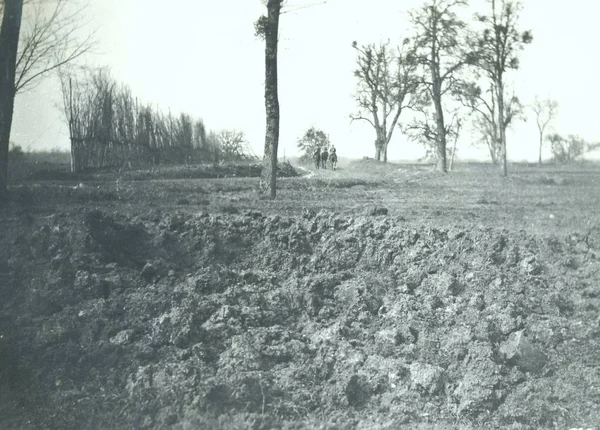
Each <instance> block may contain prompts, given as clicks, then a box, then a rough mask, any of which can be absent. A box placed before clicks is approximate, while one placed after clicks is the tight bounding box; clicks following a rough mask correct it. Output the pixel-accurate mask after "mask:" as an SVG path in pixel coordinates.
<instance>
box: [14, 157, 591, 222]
mask: <svg viewBox="0 0 600 430" xmlns="http://www.w3.org/2000/svg"><path fill="white" fill-rule="evenodd" d="M26 157H30V155H27V156H26ZM35 157H36V158H38V157H39V156H35ZM11 170H12V172H13V178H14V180H13V184H14V186H13V190H14V192H15V194H16V196H17V199H21V201H22V202H23V203H24V204H26V205H28V204H29V203H33V202H35V205H33V206H34V207H32V210H33V212H35V211H42V212H48V211H50V212H51V211H52V210H54V205H55V204H60V205H66V206H67V207H73V206H81V205H82V204H83V203H90V204H93V205H96V206H103V205H108V206H110V207H124V208H128V210H129V209H132V210H136V209H137V210H140V211H143V210H145V209H144V208H145V207H150V208H155V209H157V208H167V209H170V210H175V209H177V210H185V211H192V212H193V211H197V210H204V209H208V210H214V211H220V210H229V209H230V207H235V208H236V209H237V210H245V209H257V208H260V209H261V210H263V211H266V212H269V213H280V214H289V215H292V214H299V213H301V212H302V211H303V210H304V209H314V210H319V209H327V210H332V211H336V212H340V213H350V214H356V213H361V212H362V211H364V210H365V207H367V206H373V205H377V206H384V207H386V208H387V209H388V211H389V214H390V215H392V216H398V217H402V218H404V219H405V220H406V221H407V222H410V223H412V222H417V223H423V222H425V223H435V224H439V225H455V224H458V225H463V224H464V225H480V226H493V227H502V228H508V229H511V230H521V229H523V230H526V231H532V232H538V233H553V232H560V231H569V230H572V229H575V230H578V231H579V230H585V229H588V228H590V227H591V226H593V225H594V224H595V222H596V221H597V216H596V213H597V208H599V207H600V187H599V186H598V185H599V184H600V166H598V165H596V164H574V165H566V166H560V165H544V166H537V165H525V164H514V165H512V166H511V168H510V170H509V176H508V177H507V178H504V177H502V176H501V175H500V174H499V172H498V169H497V168H495V167H494V166H492V165H489V164H462V165H461V164H458V165H457V166H456V168H455V171H454V172H451V173H450V174H447V175H442V174H438V173H436V172H433V171H432V170H431V168H430V166H427V165H419V164H414V165H410V164H402V165H399V164H391V163H390V164H387V165H386V164H383V163H377V162H375V161H373V160H360V161H352V162H347V163H346V164H345V165H340V167H339V168H338V170H336V171H335V172H333V171H330V170H316V171H315V170H314V169H310V168H308V169H306V170H304V173H305V175H304V176H302V177H298V178H280V179H279V181H278V186H279V190H278V197H277V199H276V200H275V201H261V200H259V199H258V195H257V193H256V188H257V181H256V179H255V178H248V177H239V176H240V175H243V174H244V173H243V172H239V171H237V175H236V172H235V171H230V172H228V171H227V169H226V168H223V169H222V170H221V171H219V172H215V171H213V172H209V174H205V173H206V170H207V169H206V168H198V167H194V166H188V167H171V168H169V167H166V168H165V167H163V168H159V169H153V170H145V171H138V172H96V173H90V174H80V175H69V174H68V163H67V160H66V159H65V158H64V157H63V158H62V159H55V160H49V161H43V160H41V159H39V158H38V159H35V158H32V159H30V160H29V159H25V160H20V161H19V162H18V163H15V164H14V166H13V168H12V169H11ZM238 170H239V169H238ZM242 170H243V169H242ZM300 171H301V172H302V170H300ZM211 175H212V176H215V177H212V178H210V177H208V178H206V177H204V178H202V177H200V178H198V177H199V176H211ZM216 176H220V177H219V178H217V177H216ZM194 177H196V179H190V178H194Z"/></svg>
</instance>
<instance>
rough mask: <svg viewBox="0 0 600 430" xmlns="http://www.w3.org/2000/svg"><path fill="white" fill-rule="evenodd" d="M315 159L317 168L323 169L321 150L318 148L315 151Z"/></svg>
mask: <svg viewBox="0 0 600 430" xmlns="http://www.w3.org/2000/svg"><path fill="white" fill-rule="evenodd" d="M313 158H314V159H315V166H316V167H317V169H318V168H319V167H321V148H317V150H316V151H315V153H314V155H313Z"/></svg>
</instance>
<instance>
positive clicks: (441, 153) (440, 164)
mask: <svg viewBox="0 0 600 430" xmlns="http://www.w3.org/2000/svg"><path fill="white" fill-rule="evenodd" d="M433 104H434V105H435V123H436V130H437V141H436V155H437V160H436V163H435V170H437V171H438V172H444V173H445V172H446V171H447V170H446V127H445V126H444V109H443V108H442V97H441V91H440V88H439V86H438V85H435V84H434V90H433Z"/></svg>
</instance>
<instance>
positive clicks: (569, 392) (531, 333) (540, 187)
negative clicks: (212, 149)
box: [0, 160, 600, 429]
mask: <svg viewBox="0 0 600 430" xmlns="http://www.w3.org/2000/svg"><path fill="white" fill-rule="evenodd" d="M40 166H41V167H40ZM30 167H31V170H28V169H29V168H30ZM34 167H35V166H34ZM42 167H43V169H42V170H40V169H41V168H42ZM19 168H20V169H21V170H19V172H21V173H23V174H22V175H21V176H20V177H19V176H18V175H17V176H16V177H15V178H14V181H15V182H14V183H15V186H14V187H13V188H12V201H11V202H10V203H9V204H5V205H4V207H2V208H1V209H0V219H1V222H2V230H1V231H0V307H1V310H0V312H1V313H0V428H2V429H12V428H36V429H44V428H49V429H55V428H56V429H66V428H69V429H95V428H98V429H112V428H148V429H151V428H152V429H154V428H156V429H158V428H173V429H196V428H203V429H205V428H206V429H209V428H215V429H221V428H223V429H247V428H252V429H271V428H281V429H300V428H320V429H347V428H358V429H384V428H387V429H395V428H411V429H412V428H418V429H445V428H452V429H454V428H462V429H482V428H509V429H537V428H557V429H569V428H596V429H597V428H598V427H597V426H598V423H600V360H599V359H598V357H599V356H600V320H599V317H598V316H599V313H598V310H599V307H600V217H599V216H598V213H599V212H600V166H597V165H576V166H568V167H559V166H548V167H542V168H540V167H536V166H525V165H516V166H513V167H512V170H511V171H510V176H509V177H508V178H502V177H500V175H499V174H498V173H497V171H496V169H494V168H493V167H491V166H486V165H459V166H458V167H457V170H456V171H455V172H453V173H451V174H449V175H438V174H435V173H434V172H432V171H431V170H430V169H429V167H426V166H415V165H393V164H390V165H381V164H378V163H375V162H373V161H368V160H367V161H360V162H353V163H349V164H348V165H346V166H342V168H340V169H339V170H338V171H335V172H331V171H317V172H310V174H309V175H304V176H300V177H285V178H281V179H280V181H279V184H280V187H281V189H280V190H279V192H278V198H277V200H275V201H262V200H259V199H258V197H257V194H256V192H255V188H256V185H257V179H256V178H248V177H242V176H245V175H251V176H253V175H255V172H253V171H252V169H250V168H248V167H246V168H233V167H232V168H215V167H210V166H208V167H180V168H163V169H159V170H154V171H147V172H122V173H119V172H96V173H88V174H82V175H76V176H73V175H70V174H68V173H66V172H64V171H63V170H65V166H58V167H57V166H54V165H44V164H43V163H42V164H38V165H37V169H35V168H33V167H32V166H29V167H28V166H27V163H26V161H22V165H21V166H19ZM48 169H50V170H48ZM57 169H58V170H57ZM60 169H62V170H60ZM245 169H246V170H245ZM286 172H287V173H288V174H292V173H293V172H292V170H291V169H286V171H285V172H284V173H286ZM304 173H307V172H304ZM234 175H235V176H234ZM215 176H218V178H216V177H215Z"/></svg>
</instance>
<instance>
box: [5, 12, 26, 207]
mask: <svg viewBox="0 0 600 430" xmlns="http://www.w3.org/2000/svg"><path fill="white" fill-rule="evenodd" d="M22 14H23V0H5V3H4V16H3V17H2V28H1V29H0V197H3V196H5V195H6V191H7V187H8V147H9V142H10V129H11V127H12V117H13V111H14V106H15V70H16V62H17V48H18V45H19V33H20V31H21V16H22Z"/></svg>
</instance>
